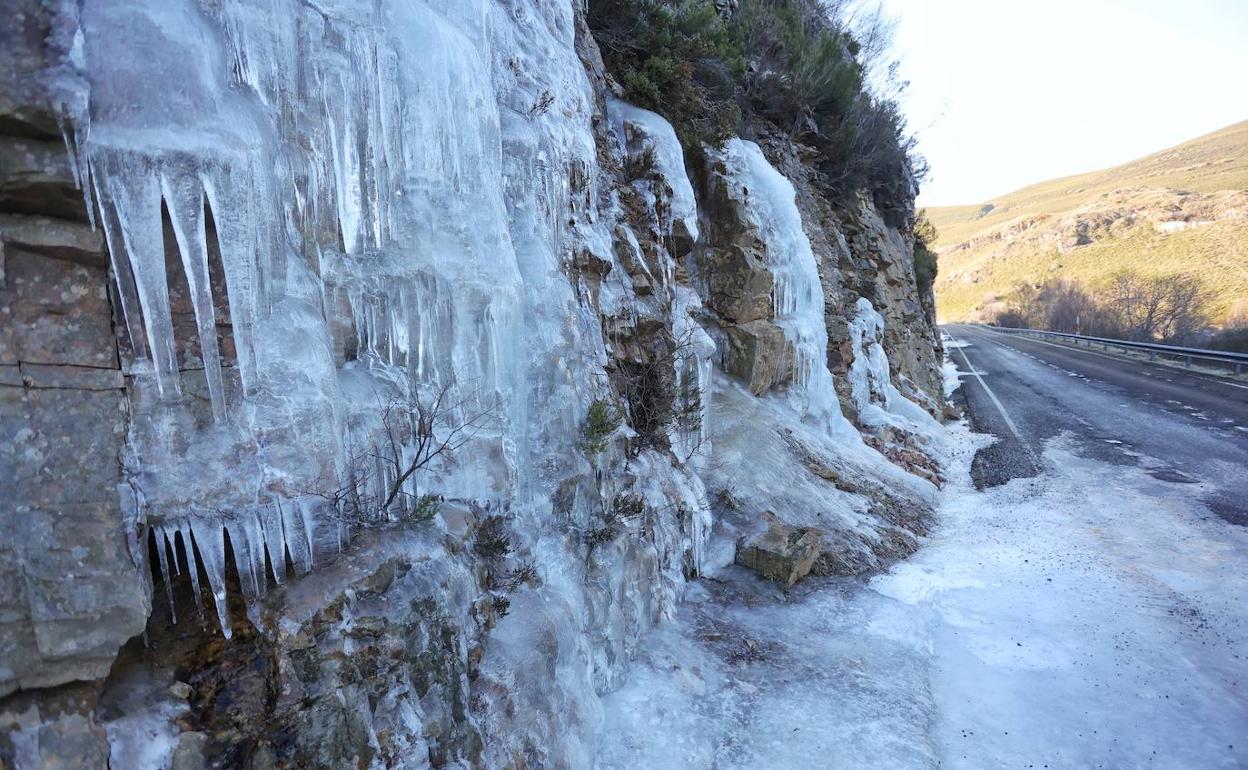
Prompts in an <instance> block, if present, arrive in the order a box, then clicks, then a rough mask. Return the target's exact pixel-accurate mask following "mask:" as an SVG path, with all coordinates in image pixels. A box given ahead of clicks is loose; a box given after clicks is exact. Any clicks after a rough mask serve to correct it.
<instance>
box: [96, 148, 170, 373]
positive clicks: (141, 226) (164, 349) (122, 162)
mask: <svg viewBox="0 0 1248 770" xmlns="http://www.w3.org/2000/svg"><path fill="white" fill-rule="evenodd" d="M97 155H98V156H99V157H96V155H93V157H92V161H93V164H95V163H97V162H98V163H99V165H100V168H98V169H97V173H100V174H102V175H103V177H104V180H103V182H104V189H105V190H106V192H107V194H108V197H109V199H110V200H111V201H112V203H113V213H114V214H115V215H116V228H117V229H118V230H119V231H120V233H121V240H122V245H123V246H124V252H125V255H126V257H127V258H128V259H129V261H130V269H131V271H132V272H133V274H134V284H135V288H136V289H137V291H138V297H139V305H140V307H141V308H142V309H143V328H144V329H145V330H146V331H147V343H148V348H149V350H150V352H151V356H152V364H153V367H154V368H155V370H156V383H157V387H158V388H159V389H160V392H161V394H162V395H165V396H176V395H177V394H178V393H179V387H178V357H177V350H176V347H175V344H174V337H173V319H172V315H171V313H170V309H169V284H168V278H167V276H166V275H165V236H164V231H163V228H162V226H161V218H160V182H159V180H158V179H157V177H156V174H155V173H154V172H153V171H152V170H151V169H150V168H148V166H150V163H147V162H144V161H143V160H142V159H139V158H133V157H127V156H124V155H121V154H120V153H116V152H115V151H109V150H105V151H100V152H99V153H97Z"/></svg>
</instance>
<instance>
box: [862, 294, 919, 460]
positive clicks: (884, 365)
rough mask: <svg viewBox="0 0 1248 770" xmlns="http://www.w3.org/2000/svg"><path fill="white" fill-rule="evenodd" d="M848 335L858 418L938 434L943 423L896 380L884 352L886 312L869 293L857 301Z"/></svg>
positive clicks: (875, 423)
mask: <svg viewBox="0 0 1248 770" xmlns="http://www.w3.org/2000/svg"><path fill="white" fill-rule="evenodd" d="M849 338H850V344H851V345H852V346H853V354H854V358H853V362H852V363H851V364H850V367H849V384H850V390H851V392H852V394H853V397H854V405H855V406H856V407H857V408H858V417H859V419H861V420H862V421H863V422H864V423H866V424H868V425H888V424H899V425H901V426H903V427H906V428H908V429H910V430H911V431H913V432H918V433H921V434H922V435H925V436H929V437H930V436H936V435H938V434H939V433H940V431H941V427H940V423H938V422H937V421H936V420H935V418H933V417H932V416H931V415H930V414H928V413H927V410H925V409H924V408H923V407H921V406H919V405H918V404H916V403H914V402H913V401H911V400H910V399H908V398H906V397H905V396H903V395H902V394H901V391H899V390H898V389H897V386H896V385H894V384H893V380H892V372H891V370H890V369H889V365H888V356H887V354H886V353H885V352H884V316H882V315H880V314H879V312H877V311H876V309H875V308H874V307H873V306H872V305H871V301H870V300H868V299H867V298H866V297H859V298H858V301H857V302H856V303H855V304H854V317H853V319H851V320H850V322H849Z"/></svg>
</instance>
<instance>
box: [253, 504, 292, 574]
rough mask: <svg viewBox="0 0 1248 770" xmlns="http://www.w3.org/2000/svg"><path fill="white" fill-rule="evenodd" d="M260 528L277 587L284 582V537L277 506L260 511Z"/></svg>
mask: <svg viewBox="0 0 1248 770" xmlns="http://www.w3.org/2000/svg"><path fill="white" fill-rule="evenodd" d="M259 516H260V528H261V530H262V531H263V532H264V546H265V548H267V549H268V552H269V563H270V564H271V565H272V570H273V580H274V582H276V583H277V584H278V585H279V586H280V585H281V584H282V583H284V582H286V536H285V534H284V533H283V531H282V515H281V511H280V510H279V507H278V506H277V504H276V503H275V504H272V505H266V506H264V507H263V508H261V509H260V513H259Z"/></svg>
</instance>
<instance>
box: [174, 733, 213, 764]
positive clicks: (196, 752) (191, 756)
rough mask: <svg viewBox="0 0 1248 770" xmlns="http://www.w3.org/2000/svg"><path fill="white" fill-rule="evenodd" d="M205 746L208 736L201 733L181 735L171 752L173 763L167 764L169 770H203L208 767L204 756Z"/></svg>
mask: <svg viewBox="0 0 1248 770" xmlns="http://www.w3.org/2000/svg"><path fill="white" fill-rule="evenodd" d="M207 745H208V736H206V735H204V734H203V733H197V732H185V733H182V734H181V735H179V736H178V745H177V747H176V748H174V750H173V761H172V762H170V764H169V770H204V768H206V767H208V760H207V758H206V757H205V756H204V751H205V749H206V748H207Z"/></svg>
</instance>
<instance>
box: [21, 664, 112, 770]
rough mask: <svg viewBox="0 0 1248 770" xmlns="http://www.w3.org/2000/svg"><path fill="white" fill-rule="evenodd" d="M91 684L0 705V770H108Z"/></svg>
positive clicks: (24, 696)
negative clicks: (1, 769) (96, 718)
mask: <svg viewBox="0 0 1248 770" xmlns="http://www.w3.org/2000/svg"><path fill="white" fill-rule="evenodd" d="M95 704H96V688H95V686H94V685H69V686H65V687H58V688H56V689H52V690H43V691H39V692H37V693H24V692H23V693H18V694H16V695H13V696H10V697H8V698H5V699H4V700H3V701H0V767H2V768H5V770H108V767H109V763H108V754H109V750H108V740H107V737H106V736H105V733H104V729H103V728H102V727H100V725H98V724H97V723H96V721H95Z"/></svg>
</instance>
